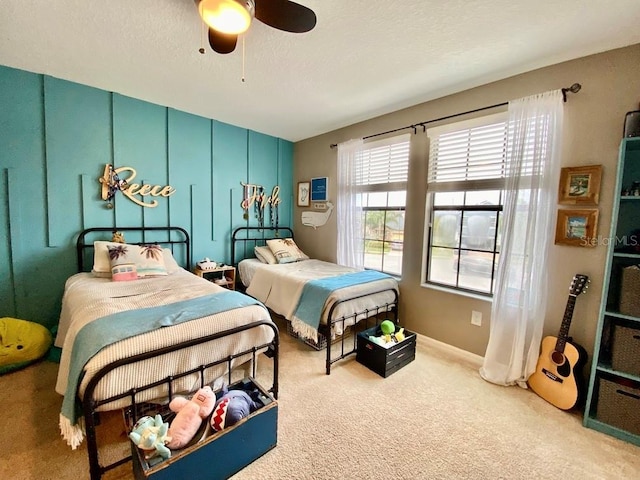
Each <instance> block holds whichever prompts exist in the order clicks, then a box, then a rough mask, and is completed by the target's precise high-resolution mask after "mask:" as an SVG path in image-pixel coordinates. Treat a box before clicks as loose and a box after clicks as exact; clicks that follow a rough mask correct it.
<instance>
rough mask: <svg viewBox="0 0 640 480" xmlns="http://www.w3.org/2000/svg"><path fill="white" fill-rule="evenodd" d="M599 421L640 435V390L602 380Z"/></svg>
mask: <svg viewBox="0 0 640 480" xmlns="http://www.w3.org/2000/svg"><path fill="white" fill-rule="evenodd" d="M596 417H597V419H598V420H600V421H601V422H604V423H608V424H609V425H612V426H614V427H617V428H620V429H622V430H626V431H628V432H631V433H633V434H635V435H640V388H634V387H631V386H626V385H620V384H619V383H615V382H611V381H609V380H607V379H605V378H601V379H600V392H599V394H598V413H597V414H596Z"/></svg>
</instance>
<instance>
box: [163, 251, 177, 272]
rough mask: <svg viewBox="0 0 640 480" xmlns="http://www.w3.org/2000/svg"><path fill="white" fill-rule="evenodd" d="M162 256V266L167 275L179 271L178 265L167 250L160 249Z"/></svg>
mask: <svg viewBox="0 0 640 480" xmlns="http://www.w3.org/2000/svg"><path fill="white" fill-rule="evenodd" d="M162 256H163V257H164V266H165V268H166V269H167V273H169V274H171V273H174V272H177V271H178V270H180V265H178V262H176V259H175V258H173V253H172V252H171V250H170V249H168V248H163V249H162Z"/></svg>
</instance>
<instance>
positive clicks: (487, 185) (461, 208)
mask: <svg viewBox="0 0 640 480" xmlns="http://www.w3.org/2000/svg"><path fill="white" fill-rule="evenodd" d="M493 124H504V127H503V132H504V133H503V135H502V137H501V138H502V160H501V162H499V164H501V165H502V168H501V174H500V175H499V176H498V175H493V176H488V178H472V179H468V178H467V179H460V178H454V179H453V180H450V181H440V182H438V181H437V178H435V179H434V178H430V177H433V176H434V175H432V172H431V170H432V168H433V166H434V164H436V162H437V160H434V159H433V158H432V150H431V148H430V150H429V171H428V179H429V180H435V181H431V182H429V180H428V181H427V193H426V209H425V219H426V221H425V233H424V241H423V245H424V250H423V261H422V279H423V280H422V282H423V283H422V285H423V286H426V287H430V288H436V289H440V290H445V291H449V292H451V293H455V294H459V295H466V296H474V297H478V298H482V299H486V300H491V298H492V297H493V294H494V291H495V279H496V278H495V277H496V272H497V265H498V262H499V255H500V246H499V239H500V236H501V226H502V221H501V216H502V213H503V209H504V198H505V163H506V141H507V140H506V139H507V133H508V113H507V112H506V111H504V112H500V113H497V114H492V115H485V116H482V117H477V118H474V119H472V120H465V121H462V122H455V123H450V124H447V125H444V126H439V127H435V128H432V129H429V130H427V133H429V137H430V139H431V138H434V137H439V136H441V135H445V134H446V133H455V132H462V131H465V130H469V131H471V130H472V129H474V128H478V127H480V128H483V127H489V126H491V125H493ZM469 145H470V142H468V143H467V150H466V155H467V165H469V159H470V157H471V156H470V155H469ZM497 145H498V142H496V146H497ZM496 165H498V164H496ZM463 170H464V169H463ZM469 172H473V168H471V169H466V170H464V174H463V175H464V176H467V175H468V174H469ZM436 175H437V174H436ZM481 191H498V193H499V197H498V198H499V200H498V203H497V204H492V205H466V201H467V198H466V197H467V193H468V192H481ZM445 192H449V193H460V194H462V202H461V204H460V203H459V202H458V203H451V204H448V205H436V204H435V203H436V202H435V198H436V194H437V193H445ZM438 211H455V212H460V215H461V218H460V225H459V231H456V235H457V238H456V246H455V247H444V246H439V245H435V244H434V242H433V235H434V221H435V216H436V213H435V212H438ZM468 212H495V221H494V222H495V223H494V227H495V230H494V234H493V239H492V240H493V242H492V243H493V246H492V248H491V250H486V249H485V250H482V249H480V250H479V249H474V248H469V247H468V246H465V245H464V243H463V241H462V239H463V229H464V226H463V222H464V218H465V217H464V216H465V214H466V213H468ZM457 228H458V227H457ZM434 248H448V249H450V250H453V251H455V252H457V254H458V257H457V258H458V261H457V263H456V266H455V285H452V284H450V283H443V282H439V281H437V280H432V279H430V275H431V273H432V269H433V267H432V257H433V249H434ZM461 252H481V253H488V254H491V256H492V264H491V267H490V278H489V291H488V292H487V291H483V290H477V289H473V288H469V287H467V286H460V275H461V266H460V259H461Z"/></svg>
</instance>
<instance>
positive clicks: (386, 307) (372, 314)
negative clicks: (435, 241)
mask: <svg viewBox="0 0 640 480" xmlns="http://www.w3.org/2000/svg"><path fill="white" fill-rule="evenodd" d="M389 291H390V292H393V295H394V298H393V301H391V302H388V303H385V304H382V305H378V306H376V307H373V308H370V309H365V310H363V311H361V312H356V313H353V314H351V315H346V316H343V317H340V318H333V314H334V312H335V311H336V307H337V306H338V305H339V304H341V303H345V302H349V301H351V300H356V299H358V298H363V297H368V296H370V295H377V294H380V293H384V292H389ZM382 314H384V315H385V318H388V317H389V316H391V317H392V319H393V322H394V323H396V324H397V323H398V291H397V290H396V289H395V288H386V289H384V290H379V291H377V292H371V293H366V294H363V295H358V296H356V297H351V298H347V299H343V300H338V301H337V302H336V303H334V304H333V305H332V306H331V308H330V309H329V314H328V316H327V323H326V325H323V326H322V327H321V328H320V331H321V333H323V334H324V335H325V336H326V338H327V359H326V373H327V375H331V365H333V364H334V363H336V362H338V361H340V360H342V359H343V358H346V357H348V356H349V355H352V354H354V353H356V351H357V348H358V346H357V335H358V332H357V329H356V328H355V326H356V325H357V324H358V323H360V322H364V325H365V328H368V327H369V321H374V322H375V324H376V325H378V324H379V323H380V322H381V321H382V320H384V319H381V318H380V315H382ZM361 316H363V317H364V318H362V319H361V320H358V317H361ZM351 319H353V327H354V328H353V329H352V335H347V332H346V331H345V324H346V322H347V321H349V320H351ZM339 323H342V332H343V333H342V336H341V337H340V341H339V342H337V344H338V345H339V346H340V354H339V355H338V356H336V357H333V356H332V351H333V342H332V341H331V336H332V332H333V331H334V327H335V326H336V325H337V324H339ZM350 336H352V337H353V338H352V340H353V345H352V348H351V349H349V350H347V349H345V341H346V339H347V338H349V337H350Z"/></svg>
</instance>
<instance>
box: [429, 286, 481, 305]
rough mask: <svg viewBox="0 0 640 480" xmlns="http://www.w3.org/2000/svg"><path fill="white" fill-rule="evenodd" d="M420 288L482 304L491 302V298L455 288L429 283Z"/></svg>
mask: <svg viewBox="0 0 640 480" xmlns="http://www.w3.org/2000/svg"><path fill="white" fill-rule="evenodd" d="M420 286H421V287H423V288H428V289H431V290H437V291H439V292H445V293H451V294H452V295H460V296H462V297H467V298H474V299H476V300H482V301H484V302H489V303H491V302H492V301H493V298H492V297H487V296H485V295H480V294H478V293H472V292H465V291H464V290H457V289H455V288H447V287H442V286H440V285H433V284H431V283H421V284H420Z"/></svg>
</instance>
